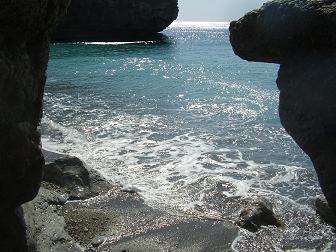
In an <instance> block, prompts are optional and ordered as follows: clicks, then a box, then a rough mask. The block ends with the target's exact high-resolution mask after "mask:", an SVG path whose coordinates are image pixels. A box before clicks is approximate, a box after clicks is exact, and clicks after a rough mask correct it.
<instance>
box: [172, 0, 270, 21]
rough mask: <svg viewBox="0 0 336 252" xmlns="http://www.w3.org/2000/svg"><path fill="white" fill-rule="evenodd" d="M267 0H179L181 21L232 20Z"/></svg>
mask: <svg viewBox="0 0 336 252" xmlns="http://www.w3.org/2000/svg"><path fill="white" fill-rule="evenodd" d="M264 2H267V0H179V8H180V13H179V18H178V20H179V21H212V22H215V21H232V20H236V19H238V18H240V17H242V16H243V15H244V14H245V13H246V12H248V11H250V10H253V9H256V8H259V7H260V6H261V5H262V4H263V3H264Z"/></svg>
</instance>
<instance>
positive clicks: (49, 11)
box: [0, 0, 68, 251]
mask: <svg viewBox="0 0 336 252" xmlns="http://www.w3.org/2000/svg"><path fill="white" fill-rule="evenodd" d="M67 4H68V0H44V1H41V0H29V1H27V0H18V1H11V0H0V6H1V8H0V73H1V74H0V202H1V207H0V247H1V249H2V251H25V244H24V243H25V239H24V229H23V224H24V223H23V218H22V211H21V210H20V208H19V206H20V205H21V204H22V203H24V202H27V201H29V200H32V199H33V198H34V197H35V196H36V194H37V192H38V189H39V185H40V180H41V177H42V166H43V163H44V160H43V156H42V153H41V149H40V136H39V133H38V131H37V127H38V125H39V121H40V117H41V113H42V96H43V87H44V83H45V72H46V68H47V62H48V44H49V32H50V30H51V29H52V27H53V26H54V25H55V23H56V19H57V17H59V16H60V15H61V14H62V13H64V12H65V9H66V7H67Z"/></svg>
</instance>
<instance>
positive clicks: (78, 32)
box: [53, 0, 178, 42]
mask: <svg viewBox="0 0 336 252" xmlns="http://www.w3.org/2000/svg"><path fill="white" fill-rule="evenodd" d="M177 15H178V1H177V0H161V1H158V0H72V2H71V5H70V7H69V9H68V13H67V15H66V17H65V18H64V19H63V20H62V21H61V23H60V25H59V27H58V29H57V31H56V32H55V34H54V36H53V41H55V42H66V41H69V42H76V41H118V40H119V41H120V40H139V39H148V38H149V36H151V35H153V34H155V33H157V32H160V31H162V30H163V29H165V28H166V27H168V26H169V25H170V24H171V23H172V22H173V21H174V20H175V19H176V18H177Z"/></svg>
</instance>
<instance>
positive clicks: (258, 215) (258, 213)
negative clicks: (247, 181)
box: [237, 200, 282, 232]
mask: <svg viewBox="0 0 336 252" xmlns="http://www.w3.org/2000/svg"><path fill="white" fill-rule="evenodd" d="M237 225H239V226H240V227H242V228H245V229H247V230H249V231H251V232H256V231H258V230H259V228H260V227H261V226H276V227H281V226H282V223H281V222H280V221H279V220H278V219H277V218H276V217H275V215H274V213H273V206H272V204H271V203H270V202H268V201H267V200H259V201H254V202H251V203H249V204H248V206H246V207H244V209H243V210H242V211H241V213H240V215H239V221H238V222H237Z"/></svg>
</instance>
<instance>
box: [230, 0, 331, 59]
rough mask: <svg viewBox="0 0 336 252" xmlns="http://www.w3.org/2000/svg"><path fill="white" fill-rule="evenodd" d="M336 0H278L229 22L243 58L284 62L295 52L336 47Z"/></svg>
mask: <svg viewBox="0 0 336 252" xmlns="http://www.w3.org/2000/svg"><path fill="white" fill-rule="evenodd" d="M335 15H336V4H335V0H317V1H316V0H276V1H271V2H268V3H265V4H264V5H263V6H262V7H261V8H260V9H259V10H254V11H251V12H249V13H247V14H246V15H245V16H244V17H243V18H241V19H239V20H238V21H233V22H232V23H231V25H230V33H231V36H230V41H231V44H232V46H233V49H234V51H235V53H236V54H237V55H239V56H240V57H241V58H243V59H246V60H251V61H262V62H273V63H283V62H284V61H285V60H287V59H288V58H291V57H292V56H293V55H294V54H298V53H299V54H301V53H303V54H305V53H307V52H312V51H318V50H320V49H324V48H328V49H332V48H333V49H335V48H336V34H335V32H334V31H335V26H336V19H335Z"/></svg>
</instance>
